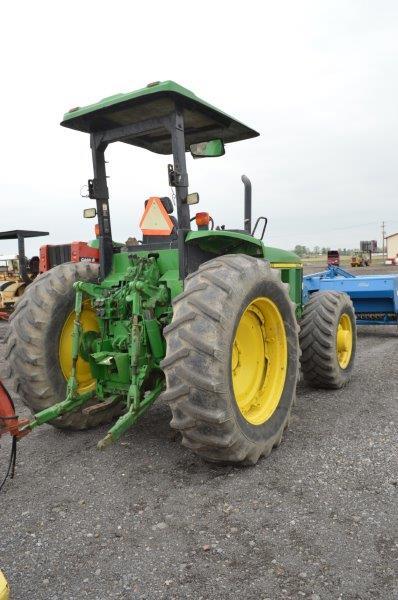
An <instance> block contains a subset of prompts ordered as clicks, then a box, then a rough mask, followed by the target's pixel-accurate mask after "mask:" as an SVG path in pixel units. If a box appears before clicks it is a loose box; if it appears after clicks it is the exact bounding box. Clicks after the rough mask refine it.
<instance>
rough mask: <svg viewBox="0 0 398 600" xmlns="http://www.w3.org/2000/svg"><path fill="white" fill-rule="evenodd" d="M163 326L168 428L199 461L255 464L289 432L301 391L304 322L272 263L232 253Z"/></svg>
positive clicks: (189, 288)
mask: <svg viewBox="0 0 398 600" xmlns="http://www.w3.org/2000/svg"><path fill="white" fill-rule="evenodd" d="M173 307H174V314H173V320H172V323H171V324H170V325H169V326H168V327H167V328H166V329H165V331H164V333H165V336H166V341H167V353H166V357H165V359H164V361H163V363H162V368H163V370H164V372H165V375H166V384H167V388H166V392H165V393H164V395H163V397H164V399H165V400H166V401H167V402H168V403H169V405H170V407H171V411H172V414H173V419H172V421H171V426H172V427H173V428H175V429H177V430H179V431H180V432H181V434H182V441H183V444H184V445H185V446H187V447H188V448H190V449H191V450H192V451H193V452H194V453H195V454H197V455H199V456H201V457H202V458H204V459H206V460H209V461H212V462H221V463H240V464H255V463H256V462H257V460H258V459H259V457H260V456H261V455H265V456H266V455H268V454H269V453H270V452H271V450H272V448H273V447H274V446H277V445H278V444H279V443H280V441H281V438H282V434H283V431H284V429H285V427H286V426H287V424H288V420H289V415H290V411H291V407H292V404H293V400H294V397H295V392H296V384H297V379H298V369H299V344H298V326H297V323H296V318H295V311H294V305H293V303H292V302H291V300H290V298H289V295H288V291H287V286H286V285H285V284H283V283H282V282H281V281H280V277H279V273H278V272H277V271H275V270H272V269H271V268H270V266H269V263H268V262H266V261H264V260H259V259H256V258H253V257H250V256H246V255H242V254H238V255H226V256H221V257H219V258H215V259H213V260H210V261H208V262H206V263H204V264H202V265H201V266H200V267H199V270H198V271H196V272H195V273H193V274H191V275H189V276H188V277H187V279H186V281H185V290H184V292H183V293H182V294H180V295H179V296H178V297H177V298H175V299H174V301H173Z"/></svg>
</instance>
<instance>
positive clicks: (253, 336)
mask: <svg viewBox="0 0 398 600" xmlns="http://www.w3.org/2000/svg"><path fill="white" fill-rule="evenodd" d="M231 370H232V383H233V389H234V394H235V399H236V402H237V405H238V407H239V410H240V412H241V413H242V415H243V417H244V418H245V419H246V421H248V422H249V423H251V424H252V425H262V424H263V423H265V422H266V421H267V420H268V419H270V417H271V416H272V415H273V413H274V412H275V410H276V408H277V406H278V404H279V402H280V399H281V397H282V393H283V389H284V386H285V379H286V372H287V339H286V331H285V326H284V323H283V319H282V315H281V313H280V312H279V309H278V307H277V306H276V304H275V303H274V302H273V301H272V300H270V299H269V298H265V297H260V298H256V299H255V300H253V301H252V302H251V303H250V304H249V305H248V306H247V308H246V309H245V311H244V313H243V314H242V316H241V319H240V321H239V324H238V328H237V330H236V335H235V340H234V343H233V347H232V356H231Z"/></svg>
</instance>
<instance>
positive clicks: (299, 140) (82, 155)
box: [0, 0, 398, 255]
mask: <svg viewBox="0 0 398 600" xmlns="http://www.w3.org/2000/svg"><path fill="white" fill-rule="evenodd" d="M0 50H1V57H2V65H1V84H2V85H1V88H2V91H1V99H0V103H1V114H2V123H1V142H2V143H1V148H0V169H1V177H0V194H1V196H0V197H1V209H2V210H1V227H0V230H7V229H14V228H25V229H42V230H47V231H50V233H51V236H50V237H48V238H47V242H48V243H62V242H67V241H71V240H77V239H81V240H88V239H90V238H91V237H92V230H93V221H92V220H86V221H84V220H83V218H82V216H81V215H82V210H83V208H84V207H86V206H90V205H92V201H90V200H87V199H83V198H81V197H80V195H79V191H80V188H81V186H82V185H83V184H85V183H86V182H87V179H88V178H90V177H91V176H92V167H91V162H90V150H89V138H88V136H87V135H86V134H83V133H79V132H75V131H69V130H67V129H64V128H61V127H60V126H59V122H60V121H61V119H62V116H63V113H64V112H66V111H67V110H69V109H70V108H71V107H74V106H84V105H86V104H89V103H92V102H95V101H97V100H99V99H101V98H103V97H105V96H110V95H112V94H115V93H118V92H128V91H133V90H135V89H138V88H141V87H143V86H145V85H146V84H147V83H149V82H152V81H157V80H166V79H173V80H174V81H176V82H178V83H180V84H181V85H184V86H185V87H188V88H189V89H191V90H192V91H194V92H195V93H196V94H197V95H198V96H199V97H201V98H203V99H204V100H207V101H208V102H210V103H212V104H214V105H215V106H217V107H219V108H220V109H222V110H224V111H226V112H227V113H229V114H231V115H232V116H234V117H236V118H237V119H239V120H241V121H243V122H244V123H246V124H247V125H249V126H251V127H253V128H254V129H256V130H257V131H259V132H260V134H261V136H260V137H259V138H256V139H254V140H248V141H245V142H240V143H237V144H229V145H227V146H226V155H225V156H224V157H222V158H218V159H208V160H202V161H195V162H193V161H192V159H189V161H188V169H189V177H190V191H197V192H199V193H200V198H201V203H200V209H201V210H207V211H209V212H210V213H211V214H212V215H213V217H214V219H215V221H216V224H224V223H225V224H226V225H227V227H228V226H229V227H239V226H240V225H241V224H242V220H243V186H242V183H241V181H240V175H241V174H242V173H246V174H247V175H248V176H249V177H250V178H251V180H252V184H253V201H254V202H253V212H254V215H255V216H259V215H265V216H267V217H268V219H269V228H268V233H267V238H266V241H267V244H268V245H276V246H280V247H282V248H293V247H294V246H295V244H298V243H300V244H304V245H307V246H314V245H319V246H332V247H339V246H340V247H344V246H346V247H356V246H358V245H359V240H361V239H378V240H379V242H380V238H381V234H380V232H381V222H382V220H385V221H386V228H387V232H388V233H393V232H394V231H398V211H397V196H398V169H397V165H398V118H397V109H398V77H397V75H398V2H396V1H391V2H390V1H387V0H379V1H378V2H376V1H369V2H368V1H359V0H358V1H357V0H342V1H338V0H333V1H329V0H317V1H300V2H299V1H297V0H293V1H283V0H274V1H262V2H257V1H256V2H255V1H250V0H248V1H246V2H233V1H231V0H230V1H228V2H227V1H217V2H216V1H214V0H212V1H211V2H209V1H207V0H201V1H200V2H192V1H190V0H185V2H171V3H169V2H164V1H162V2H161V1H155V0H152V1H150V2H134V1H132V0H130V1H126V2H122V1H118V0H113V1H112V2H103V1H101V0H96V1H95V2H94V1H90V0H86V1H82V0H80V1H79V2H76V1H74V0H69V1H68V2H67V3H66V2H62V3H60V2H54V1H52V2H44V1H41V0H36V1H35V2H31V1H29V2H27V1H22V2H21V1H20V2H7V3H6V4H5V5H3V7H2V33H1V37H0ZM107 158H108V160H109V161H110V163H109V165H108V175H110V179H109V188H110V194H111V201H110V202H111V205H110V206H111V215H112V225H113V235H114V238H115V239H116V240H118V241H124V240H125V239H126V238H127V237H128V236H129V235H132V234H135V235H138V232H139V230H138V229H137V227H138V223H139V219H140V216H141V213H142V209H143V203H144V200H145V199H146V198H147V197H149V196H153V195H160V196H162V195H170V191H169V188H168V185H167V163H168V162H169V157H164V156H158V155H155V154H152V153H150V152H148V151H145V150H140V149H137V148H133V147H131V146H128V145H123V144H114V145H113V146H111V147H110V148H109V149H108V151H107ZM45 241H46V239H45V238H43V239H38V240H37V241H33V242H29V244H28V246H27V247H28V254H30V255H31V254H33V253H36V252H37V248H38V246H39V245H40V244H41V243H45ZM14 248H15V245H14V243H13V242H9V243H4V242H2V243H1V247H0V253H6V252H12V251H14ZM15 251H16V250H15Z"/></svg>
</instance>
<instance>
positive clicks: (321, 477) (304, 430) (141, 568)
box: [0, 325, 398, 600]
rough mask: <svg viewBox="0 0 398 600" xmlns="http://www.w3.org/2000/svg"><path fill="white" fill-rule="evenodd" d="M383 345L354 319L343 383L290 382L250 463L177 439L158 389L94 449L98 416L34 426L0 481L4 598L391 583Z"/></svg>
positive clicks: (395, 369) (297, 590)
mask: <svg viewBox="0 0 398 600" xmlns="http://www.w3.org/2000/svg"><path fill="white" fill-rule="evenodd" d="M2 327H3V328H5V327H7V325H2ZM397 350H398V333H397V330H396V329H395V328H394V327H390V328H388V327H380V328H377V327H363V328H361V329H360V331H359V339H358V353H357V361H356V370H355V374H354V377H353V380H352V382H351V384H350V386H349V387H347V388H346V389H343V390H338V391H313V390H311V389H309V388H306V387H305V386H304V385H303V384H300V387H299V390H298V398H297V403H296V406H295V408H294V411H293V420H292V423H291V427H290V429H289V430H288V431H287V432H286V433H285V436H284V441H283V443H282V444H281V446H280V447H279V449H277V450H276V451H274V452H273V453H272V454H271V456H270V457H269V458H268V459H266V460H262V461H260V462H259V463H258V465H257V466H256V467H254V468H246V469H241V468H233V467H217V466H212V465H208V464H206V463H204V462H203V461H202V460H200V459H198V458H196V457H195V456H193V455H192V454H190V453H189V451H188V450H186V449H184V448H183V447H181V445H180V442H179V437H178V436H176V435H175V434H174V432H172V431H171V430H170V428H169V421H170V414H169V410H168V408H167V407H166V406H163V405H159V404H158V405H155V406H154V407H153V408H152V409H151V410H150V411H149V413H147V414H146V415H145V417H144V418H143V419H142V420H141V421H140V422H139V423H138V425H137V426H136V427H135V428H134V429H132V430H130V431H129V432H128V433H127V434H126V435H125V436H124V437H123V439H122V443H119V444H116V445H115V446H113V447H110V448H109V449H108V450H106V451H104V452H99V451H98V450H97V449H96V443H97V441H98V440H99V439H100V437H102V435H103V434H104V431H105V429H104V428H101V429H100V430H95V431H90V432H83V433H65V432H61V431H58V430H56V429H53V428H52V427H50V426H43V427H40V428H38V429H37V430H35V431H34V432H33V433H32V434H31V435H29V436H28V437H27V438H25V439H23V440H22V441H21V442H20V444H19V455H18V463H17V472H16V477H15V479H14V480H13V481H11V482H9V483H7V485H6V488H5V492H3V493H2V494H1V495H0V566H1V568H2V569H3V570H4V572H5V574H6V575H7V578H8V580H9V583H10V586H11V588H12V591H13V595H12V598H13V599H14V600H16V599H18V600H56V599H57V600H61V599H73V600H78V599H79V600H80V599H81V598H89V599H92V600H94V599H101V600H105V599H113V598H134V599H135V598H137V599H141V598H142V599H144V598H145V599H148V600H149V599H157V598H167V599H168V598H170V599H172V598H176V599H185V598H193V599H195V600H199V599H203V600H207V599H212V598H216V599H221V598H242V599H252V598H253V599H262V600H266V599H270V600H278V599H287V598H292V599H299V598H309V599H312V600H319V599H321V600H328V599H331V600H332V599H333V600H335V599H340V598H341V599H344V600H354V599H355V600H359V599H361V600H365V599H372V600H373V599H379V598H380V599H383V600H390V599H391V600H392V599H397V598H398V582H397V573H398V536H397V533H398V508H397V507H398V497H397V496H398V459H397V448H398V444H397V441H398V439H397V438H398V436H397V424H398V375H397V373H398V352H397ZM18 409H20V404H18ZM24 413H25V414H26V409H21V410H20V414H24ZM8 446H9V443H8V440H5V439H4V440H2V449H1V450H0V468H1V469H2V470H0V474H1V473H2V472H4V468H5V464H6V458H7V456H6V455H7V452H6V451H7V449H8Z"/></svg>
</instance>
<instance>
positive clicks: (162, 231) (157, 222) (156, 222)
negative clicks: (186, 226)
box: [140, 196, 174, 235]
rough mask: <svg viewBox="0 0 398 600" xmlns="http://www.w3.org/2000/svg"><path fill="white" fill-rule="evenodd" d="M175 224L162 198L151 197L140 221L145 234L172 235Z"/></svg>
mask: <svg viewBox="0 0 398 600" xmlns="http://www.w3.org/2000/svg"><path fill="white" fill-rule="evenodd" d="M173 227H174V224H173V222H172V220H171V219H170V217H169V215H168V214H167V212H166V209H165V207H164V206H163V204H162V201H161V199H160V198H157V197H156V196H154V197H152V198H149V200H148V202H147V205H146V207H145V211H144V214H143V215H142V219H141V222H140V229H141V231H142V233H143V234H144V235H170V234H171V232H172V231H173Z"/></svg>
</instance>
